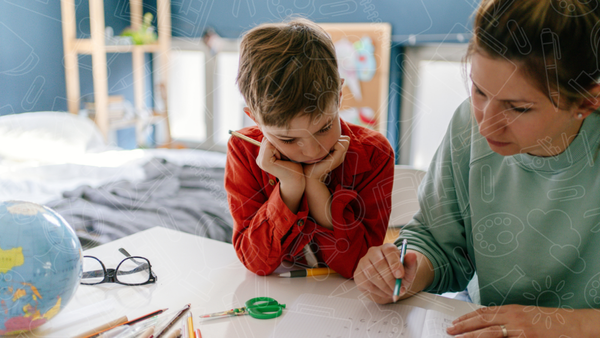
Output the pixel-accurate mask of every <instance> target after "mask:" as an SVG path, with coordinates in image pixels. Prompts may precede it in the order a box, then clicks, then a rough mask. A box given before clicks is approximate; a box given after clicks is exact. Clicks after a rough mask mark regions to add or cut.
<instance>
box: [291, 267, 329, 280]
mask: <svg viewBox="0 0 600 338" xmlns="http://www.w3.org/2000/svg"><path fill="white" fill-rule="evenodd" d="M334 273H337V272H335V271H333V270H331V269H330V268H314V269H306V270H294V271H290V272H284V273H280V274H279V277H285V278H290V277H291V278H294V277H310V276H322V275H331V274H334Z"/></svg>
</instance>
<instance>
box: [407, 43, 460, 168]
mask: <svg viewBox="0 0 600 338" xmlns="http://www.w3.org/2000/svg"><path fill="white" fill-rule="evenodd" d="M466 48H467V46H466V45H438V46H420V47H409V48H407V52H406V55H405V58H404V61H403V64H402V69H403V71H404V78H403V82H402V83H403V91H402V107H401V117H400V120H401V140H400V163H401V164H408V165H411V166H413V167H416V168H418V169H423V170H427V169H428V167H429V164H430V162H431V159H432V158H433V155H434V154H435V152H436V150H437V148H438V146H439V145H440V143H441V141H442V139H443V137H444V135H445V134H446V129H447V128H448V124H449V122H450V119H451V118H452V115H453V113H454V111H455V110H456V108H457V107H458V106H459V105H460V104H461V103H462V102H463V101H464V100H465V99H466V98H468V97H469V91H470V89H469V86H470V83H469V81H467V80H466V78H465V75H466V74H468V72H469V67H468V65H467V69H466V70H465V65H464V64H463V63H462V57H463V55H464V54H465V53H466Z"/></svg>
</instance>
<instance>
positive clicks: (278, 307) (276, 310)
mask: <svg viewBox="0 0 600 338" xmlns="http://www.w3.org/2000/svg"><path fill="white" fill-rule="evenodd" d="M283 309H285V304H279V302H277V301H276V300H275V299H273V298H271V297H255V298H252V299H250V300H248V301H247V302H246V311H247V312H248V314H249V315H250V316H252V317H253V318H256V319H271V318H276V317H279V316H281V313H282V312H283Z"/></svg>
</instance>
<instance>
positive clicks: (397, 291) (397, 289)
mask: <svg viewBox="0 0 600 338" xmlns="http://www.w3.org/2000/svg"><path fill="white" fill-rule="evenodd" d="M406 245H408V240H407V239H406V238H405V239H404V240H403V241H402V247H401V248H400V264H402V265H404V256H405V255H406ZM401 286H402V278H397V279H396V287H395V288H394V296H400V287H401Z"/></svg>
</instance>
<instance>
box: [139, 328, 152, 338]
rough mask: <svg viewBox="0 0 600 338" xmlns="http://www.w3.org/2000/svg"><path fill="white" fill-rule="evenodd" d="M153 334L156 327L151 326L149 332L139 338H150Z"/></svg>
mask: <svg viewBox="0 0 600 338" xmlns="http://www.w3.org/2000/svg"><path fill="white" fill-rule="evenodd" d="M153 333H154V326H151V327H149V328H148V330H146V331H144V332H142V334H141V335H139V336H138V338H149V337H150V336H152V334H153Z"/></svg>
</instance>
